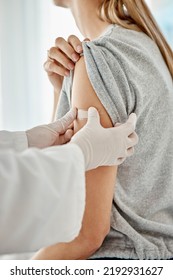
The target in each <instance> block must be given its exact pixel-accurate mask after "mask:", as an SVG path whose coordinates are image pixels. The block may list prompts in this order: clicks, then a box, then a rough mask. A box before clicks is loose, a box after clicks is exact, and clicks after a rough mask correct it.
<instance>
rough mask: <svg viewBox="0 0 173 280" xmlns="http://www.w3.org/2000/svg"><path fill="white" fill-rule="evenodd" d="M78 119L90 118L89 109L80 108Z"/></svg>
mask: <svg viewBox="0 0 173 280" xmlns="http://www.w3.org/2000/svg"><path fill="white" fill-rule="evenodd" d="M77 119H79V120H83V119H88V111H86V110H82V109H78V114H77Z"/></svg>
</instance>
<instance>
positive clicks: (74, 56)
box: [71, 53, 79, 62]
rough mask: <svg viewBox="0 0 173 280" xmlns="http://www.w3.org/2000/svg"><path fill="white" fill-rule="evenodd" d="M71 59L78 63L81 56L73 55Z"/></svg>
mask: <svg viewBox="0 0 173 280" xmlns="http://www.w3.org/2000/svg"><path fill="white" fill-rule="evenodd" d="M71 57H72V59H73V61H74V62H76V61H78V59H79V55H78V54H75V53H73V54H72V56H71Z"/></svg>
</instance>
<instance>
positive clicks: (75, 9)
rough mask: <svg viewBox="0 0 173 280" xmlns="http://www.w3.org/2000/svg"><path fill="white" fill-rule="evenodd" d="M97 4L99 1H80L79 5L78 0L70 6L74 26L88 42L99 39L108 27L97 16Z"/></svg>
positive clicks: (107, 24) (106, 23)
mask: <svg viewBox="0 0 173 280" xmlns="http://www.w3.org/2000/svg"><path fill="white" fill-rule="evenodd" d="M99 2H100V1H99V0H98V1H93V0H82V4H81V2H80V0H75V1H72V2H71V3H72V4H71V5H70V9H71V12H72V14H73V17H74V19H75V22H76V25H77V26H78V28H79V30H80V32H81V33H82V35H83V36H84V37H85V38H88V39H90V40H93V39H95V38H97V37H99V36H100V35H101V34H102V33H103V32H104V30H105V29H106V28H107V27H108V26H109V25H110V24H109V23H108V22H104V21H102V20H101V19H100V18H99V16H98V13H97V10H98V5H99Z"/></svg>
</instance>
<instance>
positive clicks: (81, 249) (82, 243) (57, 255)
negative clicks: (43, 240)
mask: <svg viewBox="0 0 173 280" xmlns="http://www.w3.org/2000/svg"><path fill="white" fill-rule="evenodd" d="M97 246H98V245H97V243H96V244H93V243H90V242H89V241H88V240H84V239H83V238H81V236H79V237H77V238H75V239H74V240H73V241H71V242H69V243H58V244H55V245H52V246H49V247H46V248H43V249H41V250H39V251H38V252H37V253H36V254H35V255H34V256H33V258H32V259H33V260H85V259H88V258H89V257H90V256H91V255H92V254H93V253H94V252H95V251H96V250H97V249H98V248H97Z"/></svg>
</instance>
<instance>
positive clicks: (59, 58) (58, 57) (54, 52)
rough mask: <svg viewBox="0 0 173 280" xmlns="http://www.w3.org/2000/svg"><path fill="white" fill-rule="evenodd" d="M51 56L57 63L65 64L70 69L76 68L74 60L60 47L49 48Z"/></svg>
mask: <svg viewBox="0 0 173 280" xmlns="http://www.w3.org/2000/svg"><path fill="white" fill-rule="evenodd" d="M49 58H50V59H53V60H54V62H56V64H57V65H59V66H63V67H64V68H66V69H68V70H73V69H74V66H75V64H74V62H73V61H72V60H70V59H69V58H68V57H67V56H66V55H65V54H64V53H62V52H61V51H60V50H59V49H58V48H56V47H53V48H51V49H50V50H49Z"/></svg>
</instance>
